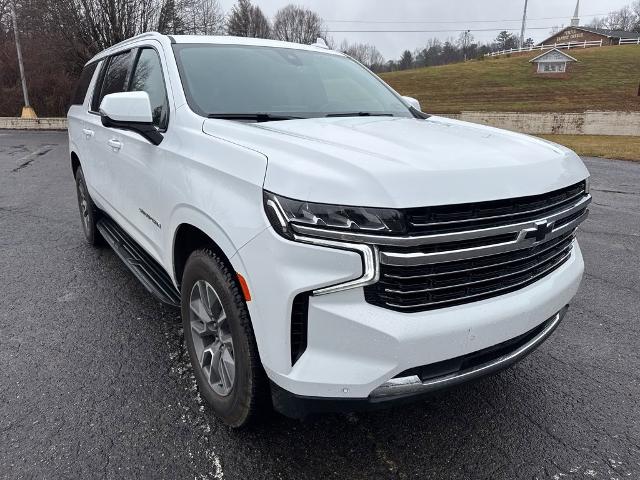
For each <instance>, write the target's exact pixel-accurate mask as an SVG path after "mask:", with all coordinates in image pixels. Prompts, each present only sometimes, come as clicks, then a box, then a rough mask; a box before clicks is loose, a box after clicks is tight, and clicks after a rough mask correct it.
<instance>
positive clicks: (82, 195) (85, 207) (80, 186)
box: [76, 167, 103, 246]
mask: <svg viewBox="0 0 640 480" xmlns="http://www.w3.org/2000/svg"><path fill="white" fill-rule="evenodd" d="M76 194H77V196H78V209H79V211H80V222H81V223H82V231H83V232H84V236H85V238H86V239H87V242H89V244H90V245H93V246H100V245H102V244H103V241H102V237H101V236H100V232H99V231H98V228H97V227H96V223H97V221H98V219H99V211H98V209H97V207H96V206H95V204H94V203H93V200H92V199H91V195H89V190H87V183H86V182H85V179H84V173H83V172H82V167H78V169H77V170H76Z"/></svg>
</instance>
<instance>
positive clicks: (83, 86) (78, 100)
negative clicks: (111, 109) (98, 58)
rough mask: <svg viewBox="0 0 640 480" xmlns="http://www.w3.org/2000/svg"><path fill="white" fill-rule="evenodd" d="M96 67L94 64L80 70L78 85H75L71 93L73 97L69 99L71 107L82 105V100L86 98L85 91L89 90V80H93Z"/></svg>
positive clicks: (96, 64)
mask: <svg viewBox="0 0 640 480" xmlns="http://www.w3.org/2000/svg"><path fill="white" fill-rule="evenodd" d="M97 66H98V63H97V62H95V63H91V64H89V65H87V66H85V67H84V68H83V69H82V73H81V74H80V78H79V79H78V83H76V88H75V90H74V91H73V96H72V97H71V105H82V104H83V103H84V99H85V97H86V96H87V90H89V84H91V79H92V78H93V74H94V72H95V71H96V67H97Z"/></svg>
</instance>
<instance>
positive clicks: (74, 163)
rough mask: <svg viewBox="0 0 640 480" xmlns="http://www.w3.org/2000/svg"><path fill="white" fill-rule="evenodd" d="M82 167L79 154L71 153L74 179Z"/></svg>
mask: <svg viewBox="0 0 640 480" xmlns="http://www.w3.org/2000/svg"><path fill="white" fill-rule="evenodd" d="M80 166H81V164H80V157H78V154H77V153H76V152H75V151H71V171H72V172H73V176H74V178H75V176H76V172H77V171H78V168H80Z"/></svg>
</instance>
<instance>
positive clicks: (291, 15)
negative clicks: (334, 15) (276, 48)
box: [273, 5, 326, 44]
mask: <svg viewBox="0 0 640 480" xmlns="http://www.w3.org/2000/svg"><path fill="white" fill-rule="evenodd" d="M325 36H326V29H325V28H324V23H323V22H322V18H320V16H319V15H318V14H317V13H315V12H313V11H311V10H309V9H307V8H302V7H297V6H295V5H287V6H286V7H283V8H281V9H280V10H278V11H277V12H276V16H275V17H274V20H273V38H275V39H277V40H283V41H285V42H296V43H303V44H311V43H315V41H316V40H317V39H318V37H323V38H324V37H325Z"/></svg>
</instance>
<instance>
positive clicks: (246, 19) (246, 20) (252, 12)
mask: <svg viewBox="0 0 640 480" xmlns="http://www.w3.org/2000/svg"><path fill="white" fill-rule="evenodd" d="M227 33H228V34H229V35H233V36H236V37H256V38H269V36H270V33H271V25H270V24H269V20H268V19H267V17H265V15H264V13H262V10H260V7H258V6H256V5H252V4H251V0H238V3H236V4H235V5H234V6H233V8H232V9H231V13H230V14H229V17H228V18H227Z"/></svg>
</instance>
